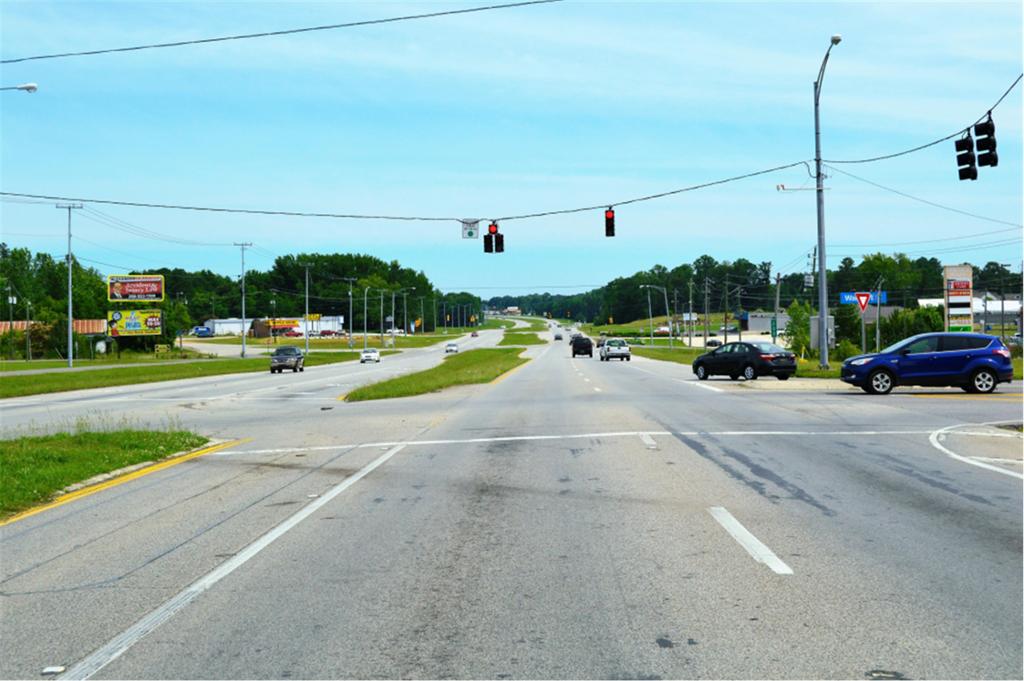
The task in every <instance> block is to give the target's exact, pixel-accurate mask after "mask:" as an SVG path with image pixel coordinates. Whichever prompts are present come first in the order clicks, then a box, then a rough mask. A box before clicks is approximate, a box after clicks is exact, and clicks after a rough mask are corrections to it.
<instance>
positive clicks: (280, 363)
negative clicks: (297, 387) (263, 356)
mask: <svg viewBox="0 0 1024 681" xmlns="http://www.w3.org/2000/svg"><path fill="white" fill-rule="evenodd" d="M305 363H306V358H305V357H303V356H302V350H299V349H298V348H297V347H295V346H294V345H282V346H281V347H279V348H277V349H276V350H274V354H272V355H271V356H270V373H272V374H273V373H278V374H279V373H281V372H282V371H284V370H285V369H291V370H292V371H293V372H294V371H305Z"/></svg>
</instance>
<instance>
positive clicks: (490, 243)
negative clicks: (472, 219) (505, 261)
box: [484, 232, 494, 253]
mask: <svg viewBox="0 0 1024 681" xmlns="http://www.w3.org/2000/svg"><path fill="white" fill-rule="evenodd" d="M484 253H494V235H493V234H491V233H490V232H488V233H487V234H484Z"/></svg>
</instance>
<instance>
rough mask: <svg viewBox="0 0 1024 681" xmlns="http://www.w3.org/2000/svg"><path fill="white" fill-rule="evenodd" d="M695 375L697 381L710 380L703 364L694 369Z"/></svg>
mask: <svg viewBox="0 0 1024 681" xmlns="http://www.w3.org/2000/svg"><path fill="white" fill-rule="evenodd" d="M693 373H695V374H697V380H700V381H706V380H708V370H707V369H705V368H704V365H703V364H698V365H697V366H696V367H694V369H693Z"/></svg>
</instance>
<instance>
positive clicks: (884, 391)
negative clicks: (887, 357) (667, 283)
mask: <svg viewBox="0 0 1024 681" xmlns="http://www.w3.org/2000/svg"><path fill="white" fill-rule="evenodd" d="M866 387H867V390H868V392H870V393H871V394H872V395H888V394H889V393H890V392H892V388H893V380H892V374H890V373H889V372H888V371H885V370H884V369H879V370H878V371H874V372H872V373H871V375H870V376H868V383H867V386H866Z"/></svg>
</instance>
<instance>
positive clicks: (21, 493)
mask: <svg viewBox="0 0 1024 681" xmlns="http://www.w3.org/2000/svg"><path fill="white" fill-rule="evenodd" d="M206 442H207V440H206V438H205V437H202V436H200V435H196V434H194V433H189V432H184V431H179V430H173V431H152V430H114V431H109V432H78V433H58V434H56V435H41V436H28V437H19V438H16V439H12V440H0V516H9V515H11V514H14V513H17V512H18V511H22V510H25V509H26V508H29V507H31V506H34V505H36V504H39V503H42V502H44V501H47V500H48V499H50V498H51V497H52V496H53V495H54V494H56V493H57V492H59V491H61V490H62V489H64V488H66V487H67V486H68V485H72V484H74V483H76V482H82V481H83V480H88V479H89V478H91V477H92V476H94V475H99V474H101V473H109V472H110V471H114V470H117V469H118V468H123V467H125V466H131V465H133V464H137V463H142V462H144V461H156V460H157V459H163V458H166V457H167V456H170V455H172V454H176V453H177V452H182V451H186V450H190V449H195V448H196V447H199V446H201V445H203V444H205V443H206Z"/></svg>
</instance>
